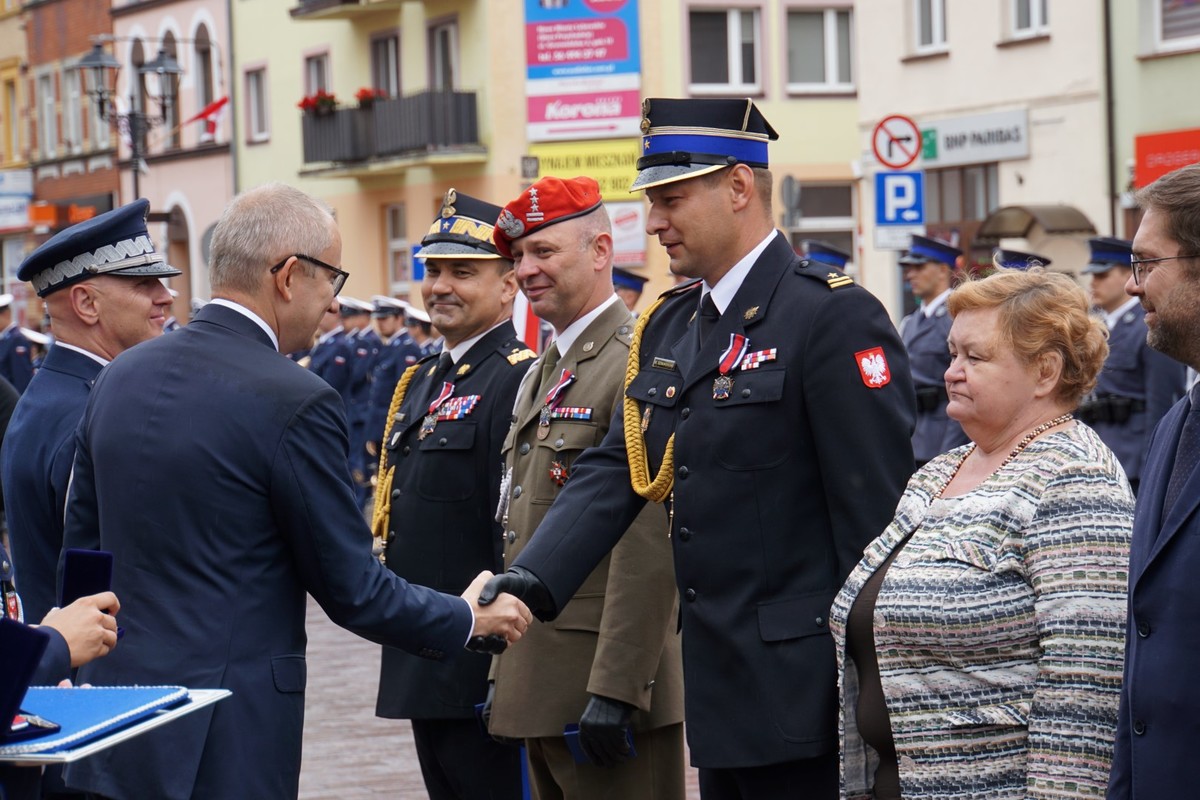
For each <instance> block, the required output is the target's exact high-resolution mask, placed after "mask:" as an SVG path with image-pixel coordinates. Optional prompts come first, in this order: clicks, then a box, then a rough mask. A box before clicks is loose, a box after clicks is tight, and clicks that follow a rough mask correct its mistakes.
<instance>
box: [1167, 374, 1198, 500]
mask: <svg viewBox="0 0 1200 800" xmlns="http://www.w3.org/2000/svg"><path fill="white" fill-rule="evenodd" d="M1190 400H1191V404H1192V408H1191V411H1189V412H1188V415H1187V419H1186V420H1184V423H1183V431H1182V432H1181V433H1180V434H1179V446H1178V447H1177V448H1175V466H1174V467H1172V469H1171V479H1170V480H1169V481H1168V482H1167V494H1166V496H1165V497H1164V498H1163V519H1166V518H1167V515H1168V514H1170V513H1171V509H1172V508H1174V507H1175V502H1176V501H1177V500H1178V499H1179V495H1180V493H1182V492H1183V486H1184V484H1185V483H1187V481H1188V478H1190V477H1191V476H1192V473H1193V472H1195V471H1196V465H1197V464H1200V383H1197V384H1195V385H1194V386H1192V391H1191V393H1190Z"/></svg>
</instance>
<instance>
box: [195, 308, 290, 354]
mask: <svg viewBox="0 0 1200 800" xmlns="http://www.w3.org/2000/svg"><path fill="white" fill-rule="evenodd" d="M209 302H210V303H214V304H216V305H218V306H224V307H225V308H228V309H232V310H233V311H236V312H238V313H239V314H241V315H242V316H243V317H246V318H247V319H249V320H252V321H253V322H254V324H255V325H257V326H258V327H260V328H262V329H263V332H264V333H266V334H267V336H270V337H271V344H273V345H275V349H276V350H278V349H279V337H278V336H276V335H275V331H273V330H271V326H270V325H268V324H267V322H266V320H264V319H263V318H262V317H260V316H259V315H258V314H255V313H254V312H253V311H251V310H250V309H248V308H246V307H245V306H244V305H242V304H241V303H235V302H233V301H232V300H226V299H225V298H224V297H214V298H213V299H212V300H210V301H209Z"/></svg>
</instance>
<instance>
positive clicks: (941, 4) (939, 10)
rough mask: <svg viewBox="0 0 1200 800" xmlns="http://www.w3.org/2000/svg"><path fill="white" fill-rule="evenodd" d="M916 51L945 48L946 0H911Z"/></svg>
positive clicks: (927, 51) (924, 51)
mask: <svg viewBox="0 0 1200 800" xmlns="http://www.w3.org/2000/svg"><path fill="white" fill-rule="evenodd" d="M913 9H914V12H915V21H916V24H915V25H914V26H913V27H914V31H915V33H916V45H917V52H918V53H931V52H941V51H943V50H945V49H946V0H913Z"/></svg>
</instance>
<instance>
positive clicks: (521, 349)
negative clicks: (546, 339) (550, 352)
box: [500, 342, 537, 367]
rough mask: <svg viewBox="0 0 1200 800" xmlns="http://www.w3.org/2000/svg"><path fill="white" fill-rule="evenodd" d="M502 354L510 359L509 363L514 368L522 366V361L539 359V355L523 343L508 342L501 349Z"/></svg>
mask: <svg viewBox="0 0 1200 800" xmlns="http://www.w3.org/2000/svg"><path fill="white" fill-rule="evenodd" d="M500 352H501V353H503V355H504V357H505V358H506V359H508V363H510V364H512V365H513V366H514V367H515V366H516V365H517V364H520V363H521V362H522V361H528V360H529V359H531V358H537V353H535V352H533V351H532V350H530V349H529V348H528V347H526V346H525V345H524V344H522V343H521V342H516V343H513V342H506V343H505V344H504V346H503V347H501V348H500Z"/></svg>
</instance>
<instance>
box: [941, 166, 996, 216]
mask: <svg viewBox="0 0 1200 800" xmlns="http://www.w3.org/2000/svg"><path fill="white" fill-rule="evenodd" d="M999 207H1000V179H999V168H998V167H997V165H996V164H994V163H993V164H975V165H972V166H966V167H951V168H948V169H931V170H928V171H927V172H926V173H925V221H926V223H928V224H931V225H934V224H938V223H955V222H971V221H976V222H979V221H982V220H984V219H986V218H987V215H988V214H990V213H992V212H993V211H995V210H996V209H997V208H999Z"/></svg>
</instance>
